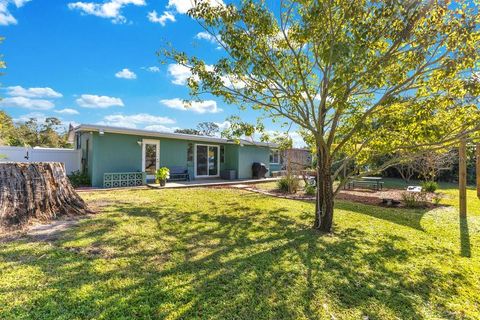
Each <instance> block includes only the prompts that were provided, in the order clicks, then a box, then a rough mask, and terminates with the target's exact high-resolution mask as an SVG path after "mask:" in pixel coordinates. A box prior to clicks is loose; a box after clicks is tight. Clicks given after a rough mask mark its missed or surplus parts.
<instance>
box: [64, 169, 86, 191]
mask: <svg viewBox="0 0 480 320" xmlns="http://www.w3.org/2000/svg"><path fill="white" fill-rule="evenodd" d="M68 179H69V180H70V183H71V184H72V186H73V187H74V188H78V187H90V186H91V185H92V184H91V182H90V178H89V177H88V175H87V174H86V173H82V172H80V171H79V170H77V171H74V172H72V173H71V174H69V175H68Z"/></svg>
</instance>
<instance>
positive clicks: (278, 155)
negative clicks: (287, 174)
mask: <svg viewBox="0 0 480 320" xmlns="http://www.w3.org/2000/svg"><path fill="white" fill-rule="evenodd" d="M288 161H290V162H291V163H292V165H293V166H295V167H296V168H301V169H305V168H309V167H311V166H312V153H311V152H310V150H308V149H303V148H291V149H287V150H283V151H280V150H277V149H272V150H271V151H270V161H269V162H270V170H271V171H272V172H275V171H280V170H285V169H286V166H287V162H288Z"/></svg>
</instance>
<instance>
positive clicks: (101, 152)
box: [90, 132, 162, 187]
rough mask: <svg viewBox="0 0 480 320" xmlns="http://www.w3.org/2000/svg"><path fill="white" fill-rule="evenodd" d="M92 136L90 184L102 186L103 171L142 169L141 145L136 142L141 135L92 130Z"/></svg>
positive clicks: (137, 170) (135, 170)
mask: <svg viewBox="0 0 480 320" xmlns="http://www.w3.org/2000/svg"><path fill="white" fill-rule="evenodd" d="M92 138H93V139H92V140H93V143H92V147H93V150H92V151H93V152H92V162H91V164H90V166H91V173H92V179H91V180H92V186H94V187H102V186H103V174H104V173H108V172H140V171H142V147H141V146H140V145H138V143H137V141H138V140H139V139H142V137H137V136H131V135H121V134H112V133H104V134H103V135H100V134H99V133H98V132H94V133H92ZM161 148H162V147H161V143H160V150H161ZM160 152H161V151H160Z"/></svg>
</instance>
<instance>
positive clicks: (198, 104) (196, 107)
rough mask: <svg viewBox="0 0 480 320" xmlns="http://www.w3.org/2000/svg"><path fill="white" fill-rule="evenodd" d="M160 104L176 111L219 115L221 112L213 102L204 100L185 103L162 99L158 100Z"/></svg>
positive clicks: (177, 100) (178, 100) (179, 100)
mask: <svg viewBox="0 0 480 320" xmlns="http://www.w3.org/2000/svg"><path fill="white" fill-rule="evenodd" d="M160 103H161V104H163V105H164V106H166V107H168V108H171V109H177V110H183V111H187V110H191V111H193V112H195V113H201V114H202V113H219V112H222V111H223V110H222V109H220V108H218V106H217V102H216V101H214V100H205V101H191V102H190V104H189V103H185V102H184V101H183V100H181V99H178V98H174V99H163V100H160Z"/></svg>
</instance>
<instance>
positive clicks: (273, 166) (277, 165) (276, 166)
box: [270, 163, 283, 174]
mask: <svg viewBox="0 0 480 320" xmlns="http://www.w3.org/2000/svg"><path fill="white" fill-rule="evenodd" d="M282 167H283V165H282V164H280V163H270V174H271V173H272V171H280V170H282Z"/></svg>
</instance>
